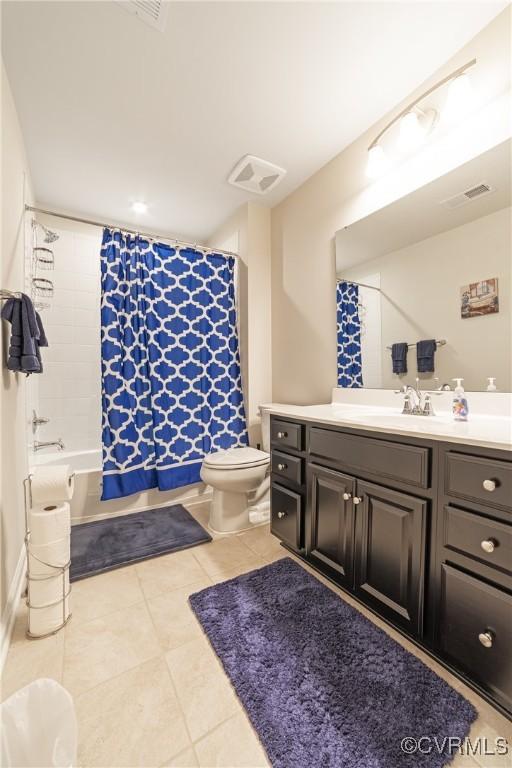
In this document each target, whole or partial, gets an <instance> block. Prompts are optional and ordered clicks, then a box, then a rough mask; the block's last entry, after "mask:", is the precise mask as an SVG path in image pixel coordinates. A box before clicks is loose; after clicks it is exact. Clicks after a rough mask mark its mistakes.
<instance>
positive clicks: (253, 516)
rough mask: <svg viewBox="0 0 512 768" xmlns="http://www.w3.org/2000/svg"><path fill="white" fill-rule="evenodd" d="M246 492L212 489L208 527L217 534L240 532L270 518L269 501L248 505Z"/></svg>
mask: <svg viewBox="0 0 512 768" xmlns="http://www.w3.org/2000/svg"><path fill="white" fill-rule="evenodd" d="M247 501H248V499H247V493H233V491H228V492H225V491H220V490H216V489H214V490H213V497H212V500H211V506H210V519H209V521H208V528H209V529H210V530H211V531H212V533H215V534H217V535H229V534H233V533H242V531H249V530H251V528H256V527H258V526H259V525H265V523H268V521H269V520H270V501H266V500H263V501H259V503H258V504H254V505H252V506H251V505H250V504H249V505H248V503H247Z"/></svg>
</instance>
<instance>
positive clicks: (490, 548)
mask: <svg viewBox="0 0 512 768" xmlns="http://www.w3.org/2000/svg"><path fill="white" fill-rule="evenodd" d="M497 543H498V542H497V541H495V540H494V539H484V540H483V541H481V542H480V546H481V547H482V549H483V551H484V552H487V553H488V554H491V552H494V550H495V549H496V545H497Z"/></svg>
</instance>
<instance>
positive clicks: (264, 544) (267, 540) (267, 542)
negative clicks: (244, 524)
mask: <svg viewBox="0 0 512 768" xmlns="http://www.w3.org/2000/svg"><path fill="white" fill-rule="evenodd" d="M237 538H238V539H240V541H243V543H244V544H245V545H246V546H247V547H249V549H252V551H253V552H254V553H255V554H256V555H259V556H260V557H271V556H272V555H275V554H277V553H278V552H279V553H281V554H284V553H285V550H284V548H283V547H282V546H281V544H280V543H279V540H278V539H276V537H275V536H272V534H271V533H270V527H269V525H268V524H267V525H259V526H258V527H257V528H253V529H252V530H251V531H246V533H240V534H239V535H238V537H237Z"/></svg>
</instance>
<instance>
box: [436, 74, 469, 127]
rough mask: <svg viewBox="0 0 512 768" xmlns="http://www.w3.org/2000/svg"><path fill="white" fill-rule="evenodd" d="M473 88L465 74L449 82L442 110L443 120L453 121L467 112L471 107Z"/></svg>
mask: <svg viewBox="0 0 512 768" xmlns="http://www.w3.org/2000/svg"><path fill="white" fill-rule="evenodd" d="M472 96H473V87H472V85H471V79H470V77H469V75H467V74H466V73H465V72H463V73H462V75H459V76H458V77H456V78H455V79H454V80H452V81H451V83H450V85H449V87H448V97H447V99H446V106H445V108H444V110H443V118H444V119H446V120H449V121H455V120H457V119H459V118H461V117H464V115H465V114H466V113H467V112H468V110H469V109H470V107H471V103H472V100H473V99H472Z"/></svg>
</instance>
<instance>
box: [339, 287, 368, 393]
mask: <svg viewBox="0 0 512 768" xmlns="http://www.w3.org/2000/svg"><path fill="white" fill-rule="evenodd" d="M358 305H359V288H358V286H357V285H355V284H354V283H347V282H340V283H337V284H336V327H337V339H338V387H348V388H357V387H362V386H363V371H362V359H361V318H360V317H359V306H358Z"/></svg>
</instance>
